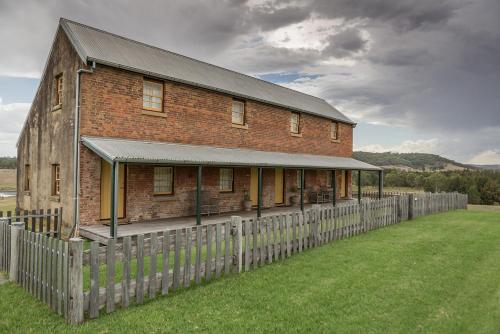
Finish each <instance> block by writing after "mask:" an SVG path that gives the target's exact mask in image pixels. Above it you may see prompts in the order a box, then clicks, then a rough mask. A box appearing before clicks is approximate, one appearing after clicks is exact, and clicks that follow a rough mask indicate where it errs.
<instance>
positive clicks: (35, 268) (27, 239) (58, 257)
mask: <svg viewBox="0 0 500 334" xmlns="http://www.w3.org/2000/svg"><path fill="white" fill-rule="evenodd" d="M68 247H69V245H68V242H67V241H64V240H60V239H57V238H53V237H50V236H48V235H44V234H42V233H36V232H31V231H26V230H21V231H20V235H19V248H18V249H19V261H18V268H17V269H18V274H17V283H18V284H19V285H21V286H22V287H23V288H24V290H26V291H27V292H29V293H30V294H31V295H32V296H34V297H35V298H37V299H39V300H40V301H42V302H44V303H46V304H47V305H49V307H50V308H51V309H52V310H53V311H54V312H57V313H58V314H60V315H63V316H64V317H67V316H68V301H69V298H68V283H69V278H68V265H69V250H68Z"/></svg>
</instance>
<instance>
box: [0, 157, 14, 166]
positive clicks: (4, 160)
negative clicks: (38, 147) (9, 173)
mask: <svg viewBox="0 0 500 334" xmlns="http://www.w3.org/2000/svg"><path fill="white" fill-rule="evenodd" d="M15 168H16V158H15V157H0V169H15Z"/></svg>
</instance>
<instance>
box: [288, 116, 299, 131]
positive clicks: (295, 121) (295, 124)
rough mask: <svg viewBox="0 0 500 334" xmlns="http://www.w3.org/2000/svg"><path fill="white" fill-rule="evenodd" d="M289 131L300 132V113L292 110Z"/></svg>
mask: <svg viewBox="0 0 500 334" xmlns="http://www.w3.org/2000/svg"><path fill="white" fill-rule="evenodd" d="M290 132H291V133H300V114H299V113H296V112H293V113H292V115H291V117H290Z"/></svg>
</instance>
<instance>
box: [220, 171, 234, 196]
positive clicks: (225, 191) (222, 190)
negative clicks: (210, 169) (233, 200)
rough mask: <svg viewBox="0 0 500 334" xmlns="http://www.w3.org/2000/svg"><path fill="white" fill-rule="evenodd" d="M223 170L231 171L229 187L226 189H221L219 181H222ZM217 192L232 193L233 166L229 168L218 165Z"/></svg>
mask: <svg viewBox="0 0 500 334" xmlns="http://www.w3.org/2000/svg"><path fill="white" fill-rule="evenodd" d="M223 170H230V171H231V189H230V190H228V189H222V188H221V186H222V184H221V182H222V171H223ZM219 192H221V193H232V192H234V168H230V167H220V168H219Z"/></svg>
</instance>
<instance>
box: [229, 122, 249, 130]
mask: <svg viewBox="0 0 500 334" xmlns="http://www.w3.org/2000/svg"><path fill="white" fill-rule="evenodd" d="M231 127H232V128H236V129H243V130H248V124H235V123H231Z"/></svg>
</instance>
